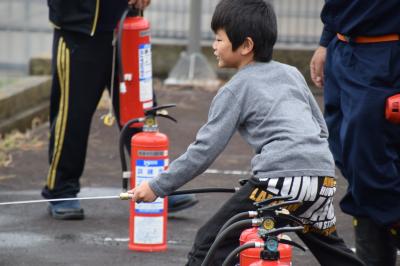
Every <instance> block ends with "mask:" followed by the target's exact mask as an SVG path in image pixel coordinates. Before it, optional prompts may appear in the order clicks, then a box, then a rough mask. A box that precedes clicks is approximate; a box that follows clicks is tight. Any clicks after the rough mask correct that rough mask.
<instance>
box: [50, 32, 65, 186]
mask: <svg viewBox="0 0 400 266" xmlns="http://www.w3.org/2000/svg"><path fill="white" fill-rule="evenodd" d="M69 68H70V53H69V49H68V48H67V47H66V44H65V42H64V39H63V38H62V37H61V38H60V39H59V42H58V49H57V74H58V81H59V84H60V91H61V92H60V103H59V108H58V114H57V121H56V127H55V132H54V145H53V157H52V160H51V165H50V169H49V174H48V176H47V186H48V188H49V189H50V190H51V189H54V185H55V180H56V173H57V172H56V171H57V167H58V164H59V162H60V157H61V152H62V148H63V144H64V137H65V129H66V125H67V115H68V101H69V75H70V73H69Z"/></svg>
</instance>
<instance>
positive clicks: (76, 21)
mask: <svg viewBox="0 0 400 266" xmlns="http://www.w3.org/2000/svg"><path fill="white" fill-rule="evenodd" d="M47 4H48V6H49V19H50V21H51V23H53V24H54V26H55V27H56V28H61V29H64V30H70V31H76V32H81V33H85V34H89V35H94V33H95V31H96V26H97V20H98V16H99V7H100V0H47Z"/></svg>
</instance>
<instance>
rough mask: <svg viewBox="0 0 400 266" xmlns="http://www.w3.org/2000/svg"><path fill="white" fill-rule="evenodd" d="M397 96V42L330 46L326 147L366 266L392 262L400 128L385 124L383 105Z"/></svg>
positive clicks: (399, 191) (399, 198)
mask: <svg viewBox="0 0 400 266" xmlns="http://www.w3.org/2000/svg"><path fill="white" fill-rule="evenodd" d="M398 93H400V42H399V41H390V42H380V43H354V42H352V41H351V40H350V42H343V41H340V40H337V39H336V40H333V41H332V42H331V43H330V44H329V47H328V53H327V61H326V65H325V86H324V97H325V119H326V122H327V125H328V128H329V134H330V137H329V144H330V148H331V150H332V152H333V155H334V158H335V162H336V164H337V166H338V167H339V168H340V170H341V171H342V173H343V175H344V177H345V178H346V179H347V181H348V190H347V193H346V195H345V196H344V198H343V199H342V200H341V202H340V206H341V208H342V210H343V211H344V212H345V213H348V214H350V215H352V216H354V217H355V218H356V221H357V222H358V226H356V228H355V229H356V230H355V232H356V248H357V254H358V255H359V256H360V257H361V259H363V260H364V261H365V262H366V263H367V265H394V264H395V260H396V245H395V244H394V243H393V242H392V240H393V239H392V238H391V235H389V234H388V230H387V229H388V227H389V226H390V225H391V224H393V223H396V222H398V221H400V125H399V124H393V123H391V122H389V121H387V120H386V119H385V101H386V99H387V98H388V97H390V96H392V95H395V94H398ZM356 224H357V223H356ZM360 230H361V231H360ZM397 237H399V236H398V235H397ZM397 241H398V240H397Z"/></svg>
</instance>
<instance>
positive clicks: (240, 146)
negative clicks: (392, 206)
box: [0, 84, 353, 266]
mask: <svg viewBox="0 0 400 266" xmlns="http://www.w3.org/2000/svg"><path fill="white" fill-rule="evenodd" d="M156 87H157V95H158V99H159V104H168V103H176V104H177V107H176V108H175V109H173V110H170V114H171V115H172V116H174V117H175V118H176V119H177V120H178V123H177V124H175V123H173V122H171V121H169V120H162V119H160V121H159V122H160V123H159V124H160V129H161V131H162V132H164V133H166V134H167V135H168V136H169V138H170V144H171V147H170V158H171V159H174V158H176V157H177V156H178V155H179V154H181V153H182V152H184V151H185V149H186V147H187V145H188V144H189V143H190V142H192V141H193V140H194V136H195V133H196V132H197V130H198V129H199V128H200V126H201V125H202V124H203V123H204V122H205V120H206V117H207V110H208V107H209V104H210V102H211V99H212V97H213V96H214V95H215V91H209V90H204V89H201V88H194V89H193V88H186V89H185V88H183V89H182V88H181V89H179V90H177V89H171V88H162V87H161V85H160V84H158V85H157V86H156ZM316 98H317V100H318V101H319V102H321V95H317V97H316ZM105 113H106V110H104V109H99V110H98V111H97V112H96V115H95V117H94V119H93V123H92V129H91V135H90V141H89V147H88V153H87V160H86V168H85V172H84V174H83V177H82V178H81V184H82V190H81V193H80V194H79V195H78V196H81V197H87V196H112V195H118V194H119V192H120V191H121V170H120V169H121V167H120V160H119V155H118V146H117V144H118V129H117V128H116V127H115V126H114V127H106V126H104V125H103V124H102V122H101V120H100V116H101V115H103V114H105ZM47 141H48V124H44V125H42V126H40V127H38V128H36V129H34V130H33V131H32V132H31V133H30V134H29V135H28V136H27V139H26V144H27V145H22V146H21V147H20V148H18V149H15V150H13V151H12V152H11V156H12V161H11V163H10V165H9V166H7V167H1V168H0V202H5V201H17V200H32V199H41V197H40V190H41V188H42V186H43V184H44V182H45V176H46V174H47V167H48V165H47ZM251 155H252V151H251V149H250V148H249V147H248V146H247V144H245V143H244V142H243V141H242V140H241V139H240V137H239V136H238V135H235V136H234V138H233V139H232V140H231V142H230V144H229V146H228V147H227V149H226V150H225V151H224V152H223V154H222V155H221V156H220V157H219V158H218V159H217V160H216V161H215V162H214V164H213V165H212V166H211V167H210V170H209V171H208V172H207V173H205V174H202V175H201V176H199V177H198V178H196V179H194V180H193V181H191V182H189V183H188V184H187V185H185V187H184V188H200V187H227V188H233V187H235V186H237V185H238V184H237V181H238V180H239V179H241V178H246V177H248V176H247V175H246V171H248V170H249V165H250V159H251ZM235 170H237V171H235ZM224 171H225V172H224ZM345 188H346V182H345V181H344V179H343V178H342V177H339V179H338V192H337V196H336V200H335V204H336V206H337V203H338V201H339V199H340V198H341V196H342V195H343V192H344V191H345ZM228 197H229V195H228V194H219V193H216V194H202V195H198V199H199V203H198V204H197V205H196V206H194V207H192V208H190V209H187V210H184V211H181V212H177V213H174V214H170V215H169V219H168V250H167V251H166V252H156V253H142V252H133V251H130V250H129V249H128V247H127V244H128V232H129V231H128V208H129V207H128V202H126V201H121V200H119V199H104V200H100V199H99V200H85V201H82V202H81V204H82V206H83V208H84V210H85V215H86V218H85V219H84V220H82V221H59V220H53V219H52V218H50V217H49V215H48V214H47V210H46V208H47V203H35V204H21V205H10V206H0V265H4V266H6V265H7V266H8V265H10V266H11V265H13V266H14V265H38V266H39V265H40V266H47V265H49V266H50V265H85V266H86V265H89V266H90V265H143V266H146V265H148V266H156V265H164V266H172V265H174V266H175V265H184V264H185V261H186V254H187V253H188V251H189V250H190V247H191V245H192V242H193V239H194V236H195V234H196V231H197V230H198V228H199V227H200V226H201V225H202V224H203V223H204V222H205V221H206V220H207V219H208V217H210V216H211V215H212V214H213V213H215V212H216V211H217V210H218V208H219V207H220V206H221V205H222V203H223V202H224V201H225V200H226V199H227V198H228ZM335 210H336V215H337V220H338V230H339V234H341V235H342V237H343V238H344V239H345V241H346V243H347V244H348V245H349V246H353V231H352V228H351V218H350V217H349V216H347V215H345V214H343V213H342V212H341V211H340V209H339V207H336V209H335ZM291 236H292V237H293V239H295V240H296V239H297V238H296V236H295V235H291ZM298 241H299V240H298ZM293 265H298V266H305V265H318V263H317V262H316V261H315V259H314V258H313V256H312V255H311V254H310V252H309V251H307V252H302V251H300V250H297V249H294V257H293Z"/></svg>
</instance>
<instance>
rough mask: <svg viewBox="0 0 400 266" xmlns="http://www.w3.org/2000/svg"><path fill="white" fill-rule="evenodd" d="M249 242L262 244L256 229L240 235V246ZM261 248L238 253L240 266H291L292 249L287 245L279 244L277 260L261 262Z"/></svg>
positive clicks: (262, 241)
mask: <svg viewBox="0 0 400 266" xmlns="http://www.w3.org/2000/svg"><path fill="white" fill-rule="evenodd" d="M250 242H259V243H264V240H263V239H262V238H260V237H259V236H258V233H257V228H255V227H254V228H249V229H246V230H244V231H243V232H242V234H241V235H240V245H244V244H246V243H250ZM261 250H262V248H249V249H246V250H244V251H242V252H240V266H291V265H292V262H291V261H292V247H291V246H290V245H287V244H281V243H280V244H279V246H278V250H279V259H278V260H262V259H261V258H260V252H261Z"/></svg>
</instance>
